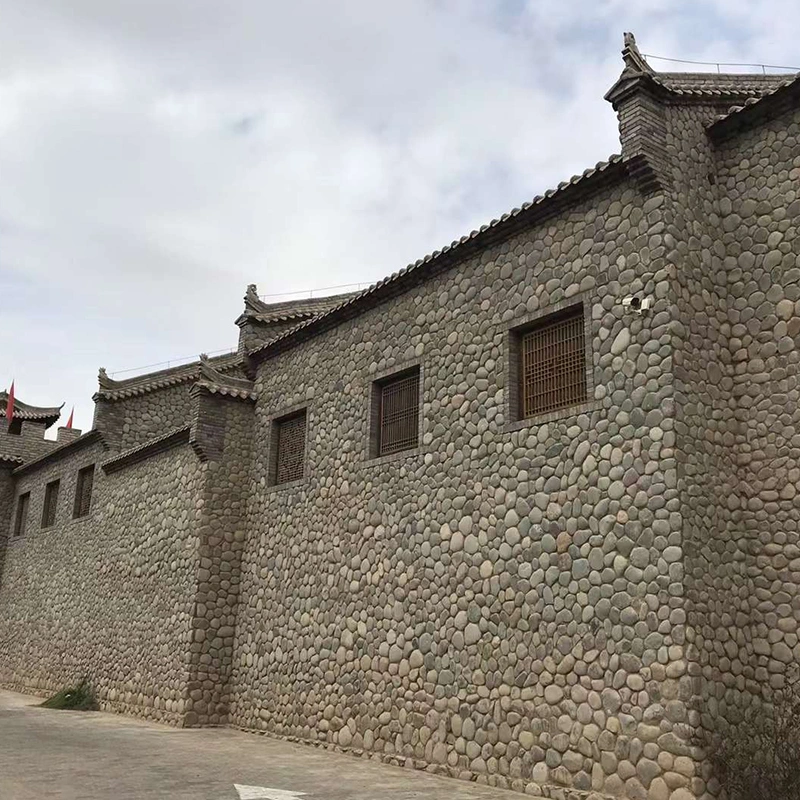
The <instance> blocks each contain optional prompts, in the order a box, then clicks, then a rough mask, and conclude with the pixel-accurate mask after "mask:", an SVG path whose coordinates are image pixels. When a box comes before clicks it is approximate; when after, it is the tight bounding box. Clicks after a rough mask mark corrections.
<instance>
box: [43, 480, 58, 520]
mask: <svg viewBox="0 0 800 800" xmlns="http://www.w3.org/2000/svg"><path fill="white" fill-rule="evenodd" d="M59 485H60V483H59V481H51V482H50V483H48V484H47V486H45V487H44V507H43V508H42V527H43V528H50V527H52V526H53V525H55V522H56V508H57V507H58V489H59Z"/></svg>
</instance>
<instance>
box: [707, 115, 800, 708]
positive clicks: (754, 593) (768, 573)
mask: <svg viewBox="0 0 800 800" xmlns="http://www.w3.org/2000/svg"><path fill="white" fill-rule="evenodd" d="M717 166H718V176H719V177H718V186H719V195H720V199H719V223H720V231H721V233H720V244H721V246H722V247H724V250H723V252H724V258H725V273H726V275H727V278H728V282H727V290H728V295H729V302H728V320H727V321H728V330H729V333H730V353H731V371H730V376H731V377H730V380H729V383H728V384H727V386H726V388H729V390H730V393H731V396H732V398H733V402H734V404H735V420H736V427H735V429H734V430H735V440H733V441H731V437H726V443H727V444H733V445H734V450H735V456H736V464H737V474H738V485H737V491H735V492H732V493H728V494H727V495H725V500H724V501H722V502H721V505H722V506H723V509H724V510H725V512H726V513H727V515H728V516H729V517H730V518H731V519H732V522H733V524H732V526H731V535H730V536H729V537H728V538H727V540H726V541H725V543H724V550H723V545H722V544H718V545H717V547H718V549H719V552H722V553H724V557H725V558H724V563H723V564H721V569H720V571H719V572H718V573H717V574H716V581H717V582H718V583H721V584H723V585H724V586H725V587H726V589H727V598H726V599H727V600H728V605H727V606H726V607H720V608H719V609H718V611H717V613H716V615H714V616H713V617H712V618H711V619H710V620H709V624H711V625H715V624H718V625H719V627H720V628H721V629H722V630H723V632H727V633H728V634H729V635H728V636H727V637H725V636H724V633H723V634H722V635H720V634H719V633H718V634H717V636H716V639H715V641H714V645H715V646H714V647H712V646H711V642H710V641H708V640H704V644H705V647H704V651H703V652H702V657H703V664H704V665H709V666H711V667H713V669H714V670H715V673H716V674H714V673H710V674H709V677H710V676H711V675H712V674H713V676H714V677H715V678H716V687H717V691H716V694H715V696H714V700H715V702H714V703H713V705H711V708H710V709H709V715H713V714H719V715H722V716H725V715H726V714H727V712H728V710H729V706H731V705H733V704H736V703H739V702H747V701H748V700H749V699H750V697H762V696H764V695H766V696H768V695H769V690H770V689H775V688H780V687H781V686H782V685H783V681H784V679H785V676H786V673H787V669H788V668H789V665H791V664H796V663H798V661H800V646H799V645H798V641H799V640H798V621H800V591H799V590H798V587H800V561H798V558H800V495H798V486H800V467H798V463H799V462H798V456H799V455H800V449H798V448H800V436H799V435H798V423H800V412H799V411H798V400H799V399H800V351H799V350H798V345H799V344H800V234H799V233H798V228H799V227H800V190H798V186H799V185H800V184H799V183H798V179H800V113H798V112H797V111H795V112H794V113H793V114H785V115H784V116H782V117H780V118H778V119H776V120H774V121H773V122H770V123H768V124H765V125H761V126H759V127H757V128H756V129H755V130H753V131H749V132H745V133H741V134H738V135H734V136H733V137H732V138H730V139H728V140H727V141H725V142H723V143H721V144H720V146H719V150H718V154H717ZM719 623H721V624H719ZM742 694H744V695H746V696H745V697H744V698H742V697H741V695H742Z"/></svg>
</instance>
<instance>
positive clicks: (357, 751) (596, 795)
mask: <svg viewBox="0 0 800 800" xmlns="http://www.w3.org/2000/svg"><path fill="white" fill-rule="evenodd" d="M228 727H230V728H235V729H236V730H240V731H243V732H245V733H255V734H258V735H259V736H267V737H269V738H270V739H278V740H280V741H283V742H292V743H294V744H302V745H310V746H312V747H317V748H322V749H323V750H332V751H334V752H336V753H342V754H344V755H350V756H356V757H357V758H367V759H369V760H370V761H380V762H381V763H383V764H391V765H392V766H395V767H404V768H406V769H418V770H421V771H423V772H429V773H431V774H434V775H442V776H444V777H447V778H456V779H457V780H462V781H471V782H473V783H479V784H483V785H484V786H496V787H497V788H498V789H509V790H510V791H513V792H519V793H521V794H526V795H529V796H532V797H534V798H538V800H615V798H613V797H612V796H611V795H608V794H603V793H601V792H594V791H591V790H589V791H583V790H580V789H571V788H569V787H566V786H555V785H553V784H538V783H533V782H532V781H525V780H523V779H522V778H508V777H506V776H504V775H487V774H484V773H478V772H473V771H472V770H469V769H464V768H459V767H451V766H449V765H447V764H429V763H428V762H426V761H423V760H422V759H418V758H412V757H410V756H403V755H398V754H396V753H377V752H374V751H371V750H364V749H361V748H357V747H342V746H341V745H338V744H334V743H333V742H320V741H314V740H313V739H303V738H302V737H300V736H288V735H285V734H280V733H274V732H273V731H266V730H260V729H258V728H247V727H244V726H241V725H235V724H230V725H229V726H228Z"/></svg>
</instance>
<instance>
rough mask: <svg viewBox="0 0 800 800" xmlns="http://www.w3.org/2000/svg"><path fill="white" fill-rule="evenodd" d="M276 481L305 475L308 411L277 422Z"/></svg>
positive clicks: (285, 481)
mask: <svg viewBox="0 0 800 800" xmlns="http://www.w3.org/2000/svg"><path fill="white" fill-rule="evenodd" d="M275 425H276V427H277V436H276V437H275V483H276V484H279V483H288V482H289V481H296V480H299V479H300V478H302V477H303V474H304V471H305V455H306V412H305V411H302V412H301V413H299V414H295V415H294V416H291V417H287V418H285V419H282V420H277V421H276V422H275Z"/></svg>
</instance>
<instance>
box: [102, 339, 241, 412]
mask: <svg viewBox="0 0 800 800" xmlns="http://www.w3.org/2000/svg"><path fill="white" fill-rule="evenodd" d="M207 360H208V362H209V363H210V364H211V365H212V366H213V367H214V368H215V369H217V370H222V371H227V370H231V369H234V368H236V367H237V366H241V365H242V364H243V363H244V359H243V357H242V355H241V353H239V352H238V351H235V350H232V351H231V352H230V353H225V354H223V355H219V356H211V357H210V358H208V359H207ZM201 361H202V359H201V358H198V359H197V360H196V361H190V362H188V363H186V364H177V365H176V366H174V367H167V368H166V369H162V370H156V371H155V372H145V373H142V374H141V375H135V376H133V377H132V378H126V379H124V380H121V381H117V380H114V379H113V378H109V377H108V373H107V372H106V370H105V368H104V367H100V369H99V370H98V374H97V382H98V384H99V388H98V390H97V392H96V393H95V395H94V397H95V399H97V398H98V397H99V398H102V399H107V400H116V399H121V398H124V397H133V396H134V395H137V394H145V393H146V392H148V391H150V390H152V389H162V388H165V387H167V386H174V385H177V384H179V383H185V382H187V381H190V380H193V379H196V378H197V377H198V376H199V374H200V365H201Z"/></svg>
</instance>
